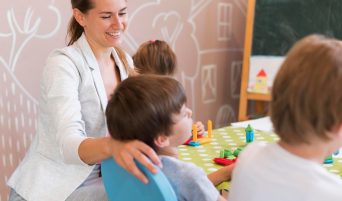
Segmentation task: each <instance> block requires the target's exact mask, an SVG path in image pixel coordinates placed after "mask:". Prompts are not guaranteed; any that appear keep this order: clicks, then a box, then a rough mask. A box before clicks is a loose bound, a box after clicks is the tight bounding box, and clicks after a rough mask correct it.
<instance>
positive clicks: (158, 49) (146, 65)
mask: <svg viewBox="0 0 342 201" xmlns="http://www.w3.org/2000/svg"><path fill="white" fill-rule="evenodd" d="M133 62H134V66H135V68H136V70H137V71H138V73H141V74H146V73H149V74H158V75H173V74H174V73H175V70H176V66H177V59H176V55H175V53H174V52H173V50H172V49H171V47H170V46H169V45H168V44H167V43H166V42H165V41H162V40H155V41H147V42H145V43H143V44H142V45H141V46H140V47H139V48H138V50H137V52H136V53H135V55H133Z"/></svg>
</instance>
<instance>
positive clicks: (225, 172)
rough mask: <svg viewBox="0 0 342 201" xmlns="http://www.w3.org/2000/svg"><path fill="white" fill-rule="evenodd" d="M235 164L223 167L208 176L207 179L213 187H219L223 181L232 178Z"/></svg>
mask: <svg viewBox="0 0 342 201" xmlns="http://www.w3.org/2000/svg"><path fill="white" fill-rule="evenodd" d="M234 166H235V164H232V165H228V166H225V167H223V168H221V169H219V170H217V171H215V172H213V173H210V174H208V179H209V180H210V181H211V182H212V183H213V184H214V185H215V186H217V185H219V184H220V183H222V182H224V181H229V180H230V179H231V176H232V172H233V169H234Z"/></svg>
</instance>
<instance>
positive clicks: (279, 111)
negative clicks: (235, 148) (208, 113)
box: [229, 35, 342, 201]
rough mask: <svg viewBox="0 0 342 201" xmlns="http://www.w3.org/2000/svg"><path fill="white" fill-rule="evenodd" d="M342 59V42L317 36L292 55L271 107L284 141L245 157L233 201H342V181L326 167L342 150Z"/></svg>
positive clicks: (251, 148) (245, 153) (250, 148)
mask: <svg viewBox="0 0 342 201" xmlns="http://www.w3.org/2000/svg"><path fill="white" fill-rule="evenodd" d="M341 55H342V42H341V41H338V40H336V39H328V38H325V37H323V36H318V35H311V36H307V37H305V38H304V39H302V40H300V41H299V42H297V43H296V44H295V45H294V47H293V48H292V49H291V50H290V51H289V53H288V55H287V58H286V60H285V61H284V63H283V64H282V66H281V68H280V70H279V72H278V74H277V76H276V78H275V81H274V84H273V89H272V101H271V103H270V107H271V120H272V122H273V126H274V129H275V132H276V133H277V135H278V136H279V137H280V140H279V141H278V142H277V143H274V144H268V145H265V144H259V143H252V144H251V145H249V146H248V147H247V148H246V149H245V150H244V151H243V152H242V153H241V155H240V157H239V160H238V162H237V164H236V167H235V170H234V172H233V181H232V188H231V192H230V195H229V199H230V201H245V200H253V201H267V200H272V201H273V200H277V201H309V200H310V201H322V200H329V201H340V200H342V190H341V189H342V180H341V179H340V177H339V176H337V175H334V174H331V173H329V172H328V171H327V170H326V169H325V168H324V167H322V165H321V164H322V163H323V161H324V159H325V157H326V156H329V155H331V154H332V153H333V152H334V151H336V150H338V149H339V148H340V147H341V146H342V90H341V83H342V59H341Z"/></svg>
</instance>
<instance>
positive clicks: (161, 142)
mask: <svg viewBox="0 0 342 201" xmlns="http://www.w3.org/2000/svg"><path fill="white" fill-rule="evenodd" d="M154 144H155V145H157V146H158V147H160V148H162V147H166V146H169V145H170V140H169V137H168V136H166V135H158V136H157V137H156V138H154Z"/></svg>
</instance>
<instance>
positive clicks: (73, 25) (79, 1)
mask: <svg viewBox="0 0 342 201" xmlns="http://www.w3.org/2000/svg"><path fill="white" fill-rule="evenodd" d="M71 7H72V8H73V9H74V8H77V9H78V10H80V11H81V12H82V13H87V12H88V11H89V10H90V9H92V8H94V2H92V1H91V0H71ZM83 31H84V29H83V27H82V26H81V25H80V24H79V23H78V22H77V21H76V19H75V17H74V16H72V17H71V19H70V22H69V26H68V33H67V36H68V38H69V42H68V46H69V45H72V44H74V42H76V41H77V39H78V38H79V37H81V35H82V33H83Z"/></svg>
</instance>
